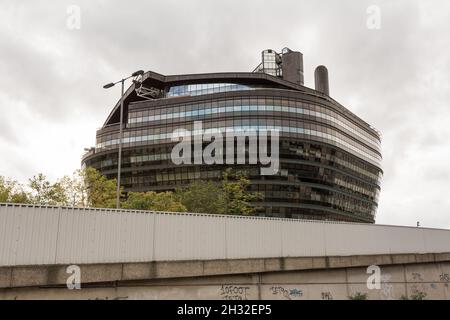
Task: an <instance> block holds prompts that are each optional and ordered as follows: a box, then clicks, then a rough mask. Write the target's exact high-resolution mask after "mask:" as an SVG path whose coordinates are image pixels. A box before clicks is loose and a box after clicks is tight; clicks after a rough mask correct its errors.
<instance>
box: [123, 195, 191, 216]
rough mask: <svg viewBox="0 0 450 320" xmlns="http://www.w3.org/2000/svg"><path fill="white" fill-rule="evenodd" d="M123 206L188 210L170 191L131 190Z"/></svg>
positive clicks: (142, 208) (145, 208) (157, 209)
mask: <svg viewBox="0 0 450 320" xmlns="http://www.w3.org/2000/svg"><path fill="white" fill-rule="evenodd" d="M122 208H124V209H136V210H153V211H170V212H186V211H187V209H186V207H185V206H184V205H182V204H181V203H180V202H179V201H178V199H177V197H176V196H175V195H174V193H173V192H170V191H166V192H154V191H149V192H129V193H128V198H127V200H126V201H124V202H123V203H122Z"/></svg>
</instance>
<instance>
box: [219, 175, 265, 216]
mask: <svg viewBox="0 0 450 320" xmlns="http://www.w3.org/2000/svg"><path fill="white" fill-rule="evenodd" d="M249 185H250V180H249V179H248V177H247V176H246V174H245V173H244V172H242V171H237V172H233V170H231V169H227V170H225V171H224V172H223V175H222V192H223V198H224V211H225V213H226V214H236V215H252V214H254V213H255V212H256V210H257V207H256V206H252V205H251V202H253V201H257V200H261V199H262V198H263V196H262V194H261V193H259V192H249V191H248V190H247V188H248V186H249Z"/></svg>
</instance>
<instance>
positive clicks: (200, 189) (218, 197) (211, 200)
mask: <svg viewBox="0 0 450 320" xmlns="http://www.w3.org/2000/svg"><path fill="white" fill-rule="evenodd" d="M175 195H176V197H177V199H179V201H180V202H181V203H182V204H183V205H184V206H185V207H186V208H187V211H189V212H198V213H210V214H223V213H224V197H223V192H222V189H221V187H220V185H218V184H217V183H214V182H212V181H195V182H193V183H191V184H190V185H189V186H187V187H184V188H179V189H177V190H176V192H175Z"/></svg>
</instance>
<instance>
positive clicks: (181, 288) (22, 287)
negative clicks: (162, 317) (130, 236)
mask: <svg viewBox="0 0 450 320" xmlns="http://www.w3.org/2000/svg"><path fill="white" fill-rule="evenodd" d="M369 265H378V266H379V267H380V268H381V284H380V289H375V290H369V289H368V287H367V279H368V277H369V275H370V274H368V273H367V267H368V266H369ZM66 267H67V266H34V267H30V266H28V267H27V266H19V267H11V268H10V267H8V268H0V287H1V288H3V289H0V299H225V300H226V299H233V300H240V299H289V300H296V299H319V300H321V299H323V300H327V299H348V298H349V297H350V296H354V295H355V294H356V293H363V294H367V295H368V298H369V299H400V298H402V296H403V297H405V296H407V297H411V296H413V295H416V294H417V293H425V294H426V296H425V298H426V299H450V291H449V285H450V255H449V254H432V255H384V256H354V257H322V258H320V257H314V258H312V257H310V258H295V257H292V258H282V259H281V258H270V259H243V260H233V261H230V260H224V261H221V260H216V261H185V262H149V263H126V264H99V265H80V268H81V283H82V289H81V290H68V289H67V288H66V286H65V283H66V280H67V277H68V276H69V274H67V273H66V272H65V271H66Z"/></svg>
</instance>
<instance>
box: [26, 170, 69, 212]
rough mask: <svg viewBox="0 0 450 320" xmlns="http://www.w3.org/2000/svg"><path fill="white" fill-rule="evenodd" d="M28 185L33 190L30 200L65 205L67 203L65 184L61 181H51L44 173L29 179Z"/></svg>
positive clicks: (37, 202) (43, 203) (36, 202)
mask: <svg viewBox="0 0 450 320" xmlns="http://www.w3.org/2000/svg"><path fill="white" fill-rule="evenodd" d="M28 187H29V188H30V190H31V193H30V200H31V202H32V203H34V204H42V205H65V204H66V203H67V198H66V193H65V190H64V188H63V186H62V185H61V184H60V183H59V182H56V183H53V184H52V183H50V182H49V181H48V180H47V178H46V176H45V175H43V174H42V173H39V174H38V175H36V176H33V177H32V178H31V179H29V182H28Z"/></svg>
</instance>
